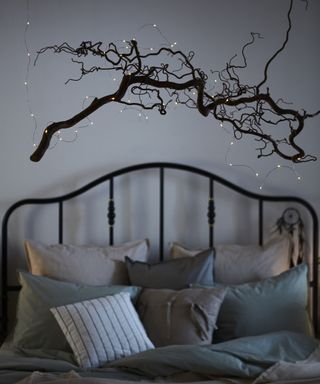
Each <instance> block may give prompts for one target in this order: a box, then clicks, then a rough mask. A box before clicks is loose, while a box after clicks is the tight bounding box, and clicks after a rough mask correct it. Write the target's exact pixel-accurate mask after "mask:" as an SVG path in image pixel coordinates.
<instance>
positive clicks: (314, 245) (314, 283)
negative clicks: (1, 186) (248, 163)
mask: <svg viewBox="0 0 320 384" xmlns="http://www.w3.org/2000/svg"><path fill="white" fill-rule="evenodd" d="M144 169H154V170H156V172H158V175H159V255H160V256H159V257H160V260H163V256H164V215H165V204H164V203H165V194H164V187H165V174H166V170H167V169H175V170H181V171H185V172H189V173H193V174H196V175H200V176H203V177H204V178H206V179H207V181H208V211H207V220H208V232H209V246H210V247H212V246H213V245H214V224H215V200H214V194H215V193H214V191H215V184H216V183H218V184H220V185H223V186H225V187H227V188H229V189H231V190H233V191H235V192H237V193H239V194H241V195H244V196H246V197H248V198H250V199H253V200H255V201H257V203H258V242H259V244H260V245H262V244H263V225H264V220H263V218H264V203H266V202H285V203H290V204H298V205H301V206H303V207H304V208H305V209H306V210H307V212H309V214H310V217H311V228H310V229H311V232H312V233H311V235H310V238H311V249H312V269H311V281H310V286H311V289H312V317H313V323H314V328H315V332H316V333H317V331H318V248H319V226H318V217H317V214H316V212H315V210H314V208H313V207H312V206H311V205H310V204H309V203H308V202H307V201H306V200H304V199H301V198H299V197H294V196H266V195H260V194H257V193H253V192H250V191H247V190H245V189H243V188H241V187H239V186H237V185H235V184H233V183H231V182H229V181H227V180H225V179H224V178H222V177H220V176H218V175H215V174H213V173H211V172H208V171H206V170H203V169H200V168H196V167H192V166H189V165H183V164H176V163H163V162H157V163H145V164H138V165H133V166H129V167H126V168H122V169H119V170H116V171H114V172H111V173H108V174H106V175H104V176H101V177H99V178H98V179H96V180H94V181H92V182H91V183H89V184H86V185H85V186H83V187H82V188H79V189H77V190H75V191H73V192H71V193H68V194H65V195H62V196H57V197H52V198H41V199H36V198H32V199H24V200H20V201H18V202H16V203H15V204H13V205H12V206H11V207H9V209H8V210H7V211H6V213H5V215H4V217H3V221H2V281H1V288H2V293H1V295H2V297H1V336H2V337H3V336H4V335H5V334H6V331H7V317H8V315H7V311H8V310H7V305H8V292H10V291H17V290H19V289H20V287H19V286H16V285H10V284H8V262H9V258H8V223H9V219H10V217H11V215H12V213H13V212H14V211H15V210H16V209H17V208H19V207H21V206H25V205H41V204H42V205H43V204H57V208H58V228H59V231H58V237H59V239H58V241H59V242H60V243H62V242H63V233H64V228H63V224H64V202H65V201H67V200H70V199H73V198H74V197H76V196H79V195H81V194H83V193H84V192H86V191H88V190H90V189H92V188H94V187H96V186H98V185H100V184H102V183H104V182H106V183H109V188H108V190H109V201H108V208H107V210H108V211H107V220H108V226H109V243H110V244H111V245H112V244H113V242H114V224H115V220H116V211H115V204H114V194H115V188H114V180H115V178H117V177H118V176H121V175H125V174H129V173H132V172H135V171H139V170H144Z"/></svg>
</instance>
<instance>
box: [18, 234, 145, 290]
mask: <svg viewBox="0 0 320 384" xmlns="http://www.w3.org/2000/svg"><path fill="white" fill-rule="evenodd" d="M25 250H26V258H27V263H28V268H29V271H30V272H31V273H32V274H34V275H39V276H47V277H51V278H54V279H57V280H63V281H70V282H72V283H79V284H88V285H128V282H129V281H128V274H127V270H126V267H125V264H124V258H125V256H129V257H130V258H132V259H133V260H140V261H147V260H148V256H149V242H148V241H147V240H138V241H132V242H128V243H124V244H122V245H117V246H106V247H97V246H94V245H71V244H52V245H47V244H43V243H40V242H36V241H33V240H28V241H25Z"/></svg>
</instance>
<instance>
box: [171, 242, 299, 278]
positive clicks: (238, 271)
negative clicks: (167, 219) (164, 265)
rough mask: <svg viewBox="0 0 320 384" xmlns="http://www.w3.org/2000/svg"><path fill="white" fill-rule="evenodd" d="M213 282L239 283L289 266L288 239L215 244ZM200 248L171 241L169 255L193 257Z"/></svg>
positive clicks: (277, 272)
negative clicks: (242, 243)
mask: <svg viewBox="0 0 320 384" xmlns="http://www.w3.org/2000/svg"><path fill="white" fill-rule="evenodd" d="M215 250H216V254H215V263H214V281H215V282H217V283H224V284H243V283H249V282H254V281H258V280H262V279H266V278H268V277H272V276H276V275H279V274H280V273H282V272H284V271H287V270H288V269H289V268H290V259H291V250H292V247H291V240H290V238H289V236H277V237H274V238H272V239H271V240H270V241H268V242H267V243H266V244H265V245H263V246H259V245H237V244H231V245H217V246H215ZM202 251H203V250H199V249H193V250H192V249H188V248H186V247H184V246H183V245H180V244H178V243H172V244H171V249H170V254H171V257H172V258H178V257H187V256H194V255H196V254H198V253H199V252H202Z"/></svg>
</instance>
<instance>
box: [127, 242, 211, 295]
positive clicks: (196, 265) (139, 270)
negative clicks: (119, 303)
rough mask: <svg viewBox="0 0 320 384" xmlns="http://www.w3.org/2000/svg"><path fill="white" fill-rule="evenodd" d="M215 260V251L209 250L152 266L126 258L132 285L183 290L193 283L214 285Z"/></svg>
mask: <svg viewBox="0 0 320 384" xmlns="http://www.w3.org/2000/svg"><path fill="white" fill-rule="evenodd" d="M213 258H214V251H213V250H212V249H209V250H207V251H204V252H201V253H199V254H198V255H196V256H195V257H193V258H188V257H183V258H180V259H176V260H165V261H162V262H159V263H152V264H151V263H144V262H141V261H133V260H131V259H130V258H129V257H126V258H125V262H126V266H127V270H128V275H129V280H130V282H131V284H132V285H136V286H139V287H144V288H168V289H183V288H186V287H188V285H189V284H193V283H199V284H212V283H213V265H214V264H213Z"/></svg>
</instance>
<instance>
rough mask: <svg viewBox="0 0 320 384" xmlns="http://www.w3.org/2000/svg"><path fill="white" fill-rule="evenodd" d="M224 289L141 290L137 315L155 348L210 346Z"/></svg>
mask: <svg viewBox="0 0 320 384" xmlns="http://www.w3.org/2000/svg"><path fill="white" fill-rule="evenodd" d="M225 292H226V290H225V289H224V288H210V289H205V288H187V289H183V290H181V291H174V290H170V289H144V290H143V291H142V293H141V295H140V296H139V299H138V302H137V308H138V313H139V315H140V318H141V320H142V323H143V325H144V327H145V329H146V331H147V334H148V336H149V337H150V339H151V340H152V342H153V343H154V344H155V346H156V347H161V346H165V345H172V344H211V343H212V335H213V331H214V329H215V324H216V319H217V316H218V312H219V309H220V305H221V303H222V300H223V298H224V295H225Z"/></svg>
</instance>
